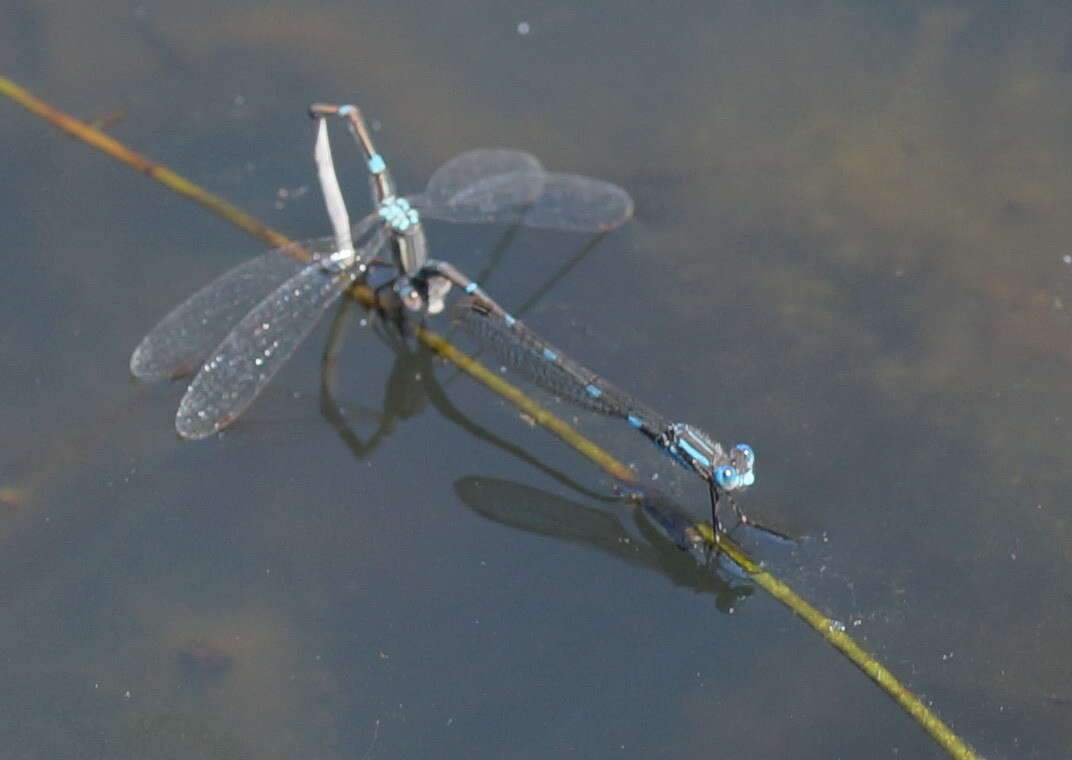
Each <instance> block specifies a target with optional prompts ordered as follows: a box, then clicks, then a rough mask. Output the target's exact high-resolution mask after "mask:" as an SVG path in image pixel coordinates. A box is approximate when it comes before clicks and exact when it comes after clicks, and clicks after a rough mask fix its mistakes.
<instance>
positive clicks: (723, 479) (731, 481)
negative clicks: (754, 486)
mask: <svg viewBox="0 0 1072 760" xmlns="http://www.w3.org/2000/svg"><path fill="white" fill-rule="evenodd" d="M715 482H716V483H718V485H719V487H720V488H722V489H723V490H725V491H734V490H736V489H737V488H740V485H741V476H740V475H739V474H738V472H737V470H736V469H734V468H733V467H730V466H729V465H728V464H727V465H723V466H722V467H719V468H717V469H716V470H715Z"/></svg>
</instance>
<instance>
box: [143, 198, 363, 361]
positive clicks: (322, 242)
mask: <svg viewBox="0 0 1072 760" xmlns="http://www.w3.org/2000/svg"><path fill="white" fill-rule="evenodd" d="M376 221H377V217H376V216H375V215H370V216H369V217H366V218H365V219H363V220H361V222H359V223H358V224H357V225H356V226H355V227H354V231H353V234H354V239H355V240H357V239H359V238H360V237H361V236H362V235H365V234H366V233H367V232H368V230H369V229H370V227H371V226H372V225H373V224H374V223H375V222H376ZM378 230H379V228H377V231H378ZM379 245H382V238H381V242H380V243H379ZM378 247H379V246H377V245H375V243H373V244H372V245H369V244H366V248H365V251H366V252H367V255H368V256H369V257H371V256H373V255H375V254H376V253H377V251H378ZM334 251H335V239H334V238H332V237H324V238H316V239H313V240H305V241H302V242H298V243H291V244H289V245H285V246H282V247H281V248H273V249H272V250H270V251H267V252H265V253H263V254H261V255H260V256H257V257H255V258H252V259H250V260H249V261H246V262H243V263H242V264H239V265H238V266H236V267H235V268H234V269H231V270H230V271H228V272H225V273H224V274H222V275H220V276H219V277H217V278H216V279H215V280H213V281H212V282H210V283H209V284H208V285H206V286H205V287H203V288H201V290H199V291H197V292H196V293H194V294H193V295H192V296H190V297H189V298H187V299H186V300H185V301H183V302H182V303H181V304H179V305H178V306H176V307H175V308H174V309H173V310H172V311H171V313H170V314H168V315H167V316H166V317H164V318H163V319H162V320H160V323H159V324H157V326H156V327H154V328H153V329H152V330H150V331H149V334H148V335H146V336H145V337H144V338H142V340H141V343H139V344H138V347H137V348H135V349H134V353H133V354H132V355H131V357H130V371H131V372H132V373H133V374H134V376H135V377H139V378H141V379H143V380H168V379H171V378H175V377H182V376H183V375H189V374H192V373H193V372H194V371H195V370H196V369H197V368H198V367H199V366H201V362H202V361H204V359H205V357H206V356H208V352H209V351H211V350H212V349H213V348H215V347H216V346H217V345H219V343H220V341H221V340H223V336H225V335H226V334H227V331H228V330H230V329H231V326H232V325H234V324H235V322H237V321H238V320H239V319H240V318H241V317H242V315H243V314H245V313H246V312H248V311H249V310H250V309H252V308H253V307H254V306H255V305H256V304H257V302H258V301H260V300H261V299H262V298H264V296H265V294H267V293H269V292H271V291H272V290H273V289H274V288H276V287H278V285H279V283H281V282H283V281H284V280H286V279H288V278H290V277H293V276H294V275H295V274H296V273H298V272H300V271H301V270H302V269H303V268H304V267H305V266H307V264H308V261H309V256H310V255H312V256H325V255H330V254H332V253H334Z"/></svg>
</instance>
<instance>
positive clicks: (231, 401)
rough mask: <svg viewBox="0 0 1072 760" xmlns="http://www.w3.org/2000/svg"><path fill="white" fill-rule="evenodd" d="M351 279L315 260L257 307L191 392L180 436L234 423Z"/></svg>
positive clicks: (178, 423)
mask: <svg viewBox="0 0 1072 760" xmlns="http://www.w3.org/2000/svg"><path fill="white" fill-rule="evenodd" d="M353 281H354V271H353V270H346V271H344V272H342V273H339V272H332V271H328V270H327V269H325V268H324V266H323V265H322V264H321V263H320V262H319V261H314V262H313V263H311V264H306V265H305V268H304V269H302V270H301V271H299V272H298V273H297V274H296V275H294V276H293V277H291V278H290V279H289V280H287V281H286V282H284V283H283V284H282V285H280V286H279V287H278V288H276V289H275V290H274V291H273V292H272V293H271V294H269V296H268V297H267V298H265V299H264V300H262V301H261V302H260V303H259V304H257V305H256V306H255V307H253V309H252V310H251V311H250V312H249V313H248V314H246V316H244V317H243V318H242V320H241V321H240V322H239V323H238V324H237V325H235V327H234V329H233V330H231V332H230V333H229V334H228V335H227V337H226V338H224V339H223V342H222V343H220V345H219V346H218V347H217V348H216V350H215V351H213V352H212V354H211V355H210V356H209V358H208V359H207V360H206V361H205V364H204V366H203V367H201V371H200V372H198V373H197V377H195V378H194V380H193V382H192V383H190V387H189V388H187V390H186V395H185V396H183V398H182V402H181V403H180V404H179V411H178V413H177V414H176V415H175V429H176V430H177V431H178V433H179V435H181V436H182V437H184V438H205V437H206V436H209V435H212V434H213V433H215V432H217V431H219V430H221V429H223V428H225V427H227V425H229V424H231V422H233V421H234V420H235V418H237V417H238V416H239V415H240V414H242V412H244V411H245V410H246V408H247V407H248V406H249V405H250V404H251V403H252V402H253V399H254V398H256V397H257V394H258V393H260V392H261V389H262V388H264V386H265V385H267V384H268V381H269V380H271V379H272V376H273V375H275V373H276V372H278V371H279V368H280V367H282V366H283V364H284V363H285V362H286V361H287V359H289V358H290V355H291V354H292V353H294V349H295V348H297V347H298V344H299V343H301V342H302V341H303V340H304V339H305V337H306V336H307V335H308V334H309V333H310V332H311V331H312V329H313V327H314V326H315V325H316V323H317V322H318V321H319V319H320V316H321V315H322V314H323V313H324V310H325V309H327V308H328V307H329V306H330V305H331V304H332V303H334V302H335V301H336V300H337V299H338V298H339V296H341V295H342V294H343V292H344V291H345V290H346V288H347V287H349V286H350V284H351V283H352V282H353Z"/></svg>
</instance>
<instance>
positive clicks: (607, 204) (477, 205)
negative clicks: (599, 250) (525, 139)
mask: <svg viewBox="0 0 1072 760" xmlns="http://www.w3.org/2000/svg"><path fill="white" fill-rule="evenodd" d="M411 202H412V203H413V205H414V206H415V207H416V208H417V209H418V210H419V211H420V213H421V214H423V215H424V216H427V217H429V218H431V219H442V220H444V221H451V222H506V223H513V224H524V225H526V226H530V227H547V228H551V229H562V230H572V231H577V232H604V231H606V230H610V229H613V228H614V227H617V226H618V225H620V224H622V223H623V222H624V221H626V220H627V219H628V218H629V217H630V216H632V213H633V201H632V199H631V198H630V197H629V194H628V193H626V192H625V191H624V190H623V189H621V188H620V187H618V186H616V185H612V184H610V183H609V182H603V181H601V180H597V179H592V178H590V177H582V176H579V175H575V174H556V173H552V172H546V171H544V169H543V167H541V166H540V162H539V161H538V160H537V159H536V158H535V157H534V156H532V155H530V154H528V153H523V152H521V151H516V150H505V149H490V148H481V149H478V150H471V151H468V152H466V153H462V154H461V155H460V156H457V157H456V158H454V159H451V160H450V161H448V162H447V163H446V164H444V165H443V166H441V167H440V168H439V169H438V170H436V172H435V174H433V175H432V178H431V179H430V180H429V181H428V187H427V188H426V189H425V191H424V192H423V193H421V194H420V195H417V196H414V197H413V198H412V199H411Z"/></svg>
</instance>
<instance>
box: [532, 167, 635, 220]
mask: <svg viewBox="0 0 1072 760" xmlns="http://www.w3.org/2000/svg"><path fill="white" fill-rule="evenodd" d="M632 215H633V199H632V198H630V197H629V193H627V192H625V190H623V189H622V188H620V187H618V186H617V185H613V184H611V183H610V182H604V181H603V180H601V179H593V178H592V177H582V176H581V175H579V174H556V173H553V172H548V173H547V174H546V175H545V177H544V185H543V191H542V192H541V193H540V196H539V197H538V198H537V199H536V200H534V201H533V202H532V205H531V206H529V207H528V208H527V209H525V210H524V212H523V213H522V215H521V218H520V220H519V222H520V223H521V224H523V225H525V226H526V227H547V228H550V229H555V230H571V231H574V232H607V231H608V230H613V229H614V228H615V227H619V226H621V225H622V224H624V223H625V222H626V221H628V220H629V218H630V217H631V216H632Z"/></svg>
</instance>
